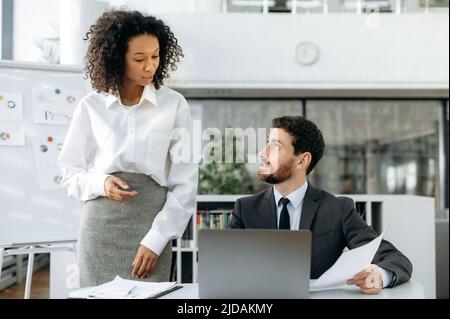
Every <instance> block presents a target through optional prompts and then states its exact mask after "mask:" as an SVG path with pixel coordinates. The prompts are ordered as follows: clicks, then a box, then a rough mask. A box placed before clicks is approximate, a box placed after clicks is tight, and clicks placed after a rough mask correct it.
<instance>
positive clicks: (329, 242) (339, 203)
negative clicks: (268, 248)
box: [230, 184, 413, 287]
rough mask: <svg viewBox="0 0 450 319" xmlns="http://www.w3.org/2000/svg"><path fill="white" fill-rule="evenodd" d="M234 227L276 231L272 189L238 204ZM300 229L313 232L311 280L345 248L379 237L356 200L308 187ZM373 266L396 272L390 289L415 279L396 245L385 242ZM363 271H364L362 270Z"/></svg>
mask: <svg viewBox="0 0 450 319" xmlns="http://www.w3.org/2000/svg"><path fill="white" fill-rule="evenodd" d="M230 228H259V229H276V228H277V211H276V206H275V197H274V195H273V189H272V187H269V188H268V189H267V190H264V191H262V192H260V193H258V194H255V195H252V196H248V197H243V198H240V199H238V200H237V201H236V203H235V208H234V211H233V214H232V217H231V220H230ZM300 229H309V230H311V232H312V247H311V278H312V279H316V278H319V277H320V275H322V274H323V273H324V272H325V271H326V270H327V269H328V268H330V267H331V266H332V265H333V264H334V263H335V262H336V260H337V259H338V258H339V256H340V255H341V253H342V251H343V249H344V248H345V247H348V249H353V248H356V247H359V246H362V245H364V244H366V243H368V242H370V241H371V240H373V239H374V238H376V237H378V234H377V233H376V232H375V231H374V230H373V229H372V227H369V226H367V224H366V223H365V221H364V220H363V219H362V218H361V217H360V216H359V215H358V214H357V213H356V210H355V205H354V202H353V200H352V199H350V198H347V197H336V196H333V195H331V194H329V193H327V192H325V191H322V190H318V189H315V188H314V187H312V186H311V184H308V189H307V191H306V194H305V198H304V200H303V206H302V212H301V218H300ZM372 263H373V264H376V265H378V266H379V267H382V268H384V269H386V270H390V271H392V272H393V274H394V276H393V278H392V282H391V283H390V284H389V286H388V287H394V286H396V285H399V284H402V283H404V282H406V281H408V280H409V279H410V278H411V274H412V269H413V267H412V264H411V262H410V261H409V260H408V258H407V257H406V256H405V255H403V254H402V253H401V252H400V251H398V250H397V249H396V248H395V247H394V245H392V244H391V243H390V242H388V241H386V240H382V242H381V244H380V247H379V249H378V251H377V254H376V255H375V257H374V259H373V262H372ZM361 270H362V269H361Z"/></svg>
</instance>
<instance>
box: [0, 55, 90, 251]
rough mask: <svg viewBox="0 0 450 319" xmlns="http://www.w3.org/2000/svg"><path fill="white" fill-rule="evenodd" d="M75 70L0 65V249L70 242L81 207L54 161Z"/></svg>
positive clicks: (74, 93) (73, 93)
mask: <svg viewBox="0 0 450 319" xmlns="http://www.w3.org/2000/svg"><path fill="white" fill-rule="evenodd" d="M83 76H84V74H83V70H82V69H81V67H80V68H77V67H66V66H59V65H43V64H36V63H17V62H10V61H0V246H9V245H16V244H28V243H50V242H60V241H72V240H76V239H77V237H78V227H79V221H80V211H81V204H80V202H79V201H78V200H76V199H73V198H69V197H68V196H67V191H66V189H65V188H63V187H62V186H61V185H60V184H59V179H60V176H59V175H60V171H59V169H58V168H57V166H56V158H57V156H58V154H59V151H60V149H61V146H62V143H63V141H64V136H65V133H66V131H67V129H68V124H69V123H70V119H71V114H72V112H73V110H74V108H75V106H76V104H77V101H79V99H80V98H81V97H82V96H84V95H85V94H86V93H88V92H89V91H91V87H90V85H89V82H88V81H87V80H84V79H83Z"/></svg>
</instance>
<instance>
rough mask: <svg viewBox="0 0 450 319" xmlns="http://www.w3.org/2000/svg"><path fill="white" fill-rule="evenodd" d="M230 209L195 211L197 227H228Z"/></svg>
mask: <svg viewBox="0 0 450 319" xmlns="http://www.w3.org/2000/svg"><path fill="white" fill-rule="evenodd" d="M231 213H232V210H230V209H214V210H199V211H198V212H197V218H196V222H197V229H198V230H200V229H228V223H229V221H230V217H231Z"/></svg>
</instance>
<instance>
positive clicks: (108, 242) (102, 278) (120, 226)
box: [77, 172, 172, 287]
mask: <svg viewBox="0 0 450 319" xmlns="http://www.w3.org/2000/svg"><path fill="white" fill-rule="evenodd" d="M112 175H114V176H116V177H119V178H120V179H122V180H123V181H124V182H125V183H127V184H128V186H129V187H130V190H134V191H137V192H138V195H136V196H135V197H134V198H131V199H129V200H127V201H123V202H119V201H115V200H112V199H109V198H107V197H98V198H96V199H93V200H88V201H86V202H84V203H83V204H82V205H83V208H82V214H81V223H80V232H79V239H78V248H77V259H78V266H79V270H80V287H87V286H97V285H100V284H102V283H105V282H108V281H111V280H113V279H114V277H115V276H116V275H119V276H120V277H122V278H125V279H133V280H140V281H151V282H158V281H169V279H170V278H169V277H170V266H171V261H172V241H170V240H169V242H168V243H167V245H166V247H165V248H164V250H163V251H162V252H161V254H160V255H159V258H158V261H157V264H156V266H155V268H154V269H153V271H152V273H151V274H150V276H149V277H147V278H145V279H138V278H133V277H132V276H131V271H132V263H133V260H134V258H135V256H136V253H137V250H138V248H139V245H140V242H141V241H142V239H143V238H144V236H145V235H146V234H147V233H148V231H149V230H150V228H151V226H152V223H153V220H154V219H155V217H156V215H157V214H158V212H160V211H161V209H162V208H163V206H164V204H165V202H166V196H167V188H166V187H162V186H160V185H159V184H158V183H157V182H155V181H154V180H153V179H152V178H151V177H150V176H148V175H145V174H138V173H128V172H117V173H113V174H112Z"/></svg>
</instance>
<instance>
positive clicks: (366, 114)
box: [0, 0, 449, 282]
mask: <svg viewBox="0 0 450 319" xmlns="http://www.w3.org/2000/svg"><path fill="white" fill-rule="evenodd" d="M0 1H1V2H2V3H3V4H4V3H5V2H8V3H11V4H14V10H13V11H11V12H13V21H12V22H13V27H11V28H10V29H8V30H6V31H12V34H7V36H10V37H11V43H13V45H12V46H11V47H7V48H6V49H8V50H7V51H10V52H11V53H12V58H13V59H16V60H25V61H35V62H38V61H45V62H49V63H61V62H62V63H64V64H80V63H81V62H82V58H83V56H84V52H85V51H84V50H85V44H84V43H83V41H82V39H81V38H82V36H83V35H84V32H85V31H86V30H87V28H88V26H89V23H91V22H90V21H92V22H93V19H94V18H93V17H92V15H91V16H89V14H92V12H99V11H97V10H100V9H99V8H102V7H106V6H105V5H106V4H108V5H115V6H120V5H123V4H128V7H130V8H136V9H139V10H142V11H145V12H148V13H153V14H155V15H158V16H159V17H161V18H163V19H164V20H165V21H167V22H168V23H169V25H170V26H171V27H172V29H173V30H174V32H175V34H176V35H177V37H178V38H179V39H180V42H181V44H182V46H183V48H184V51H185V53H186V57H185V59H183V60H182V63H181V65H180V68H179V70H178V71H177V72H176V73H175V74H174V76H173V78H172V80H171V82H170V83H169V84H170V85H172V86H173V87H175V88H177V89H180V90H181V91H182V92H183V93H184V94H185V95H186V96H187V97H188V98H189V101H190V102H191V103H192V104H196V105H197V107H198V108H199V109H201V110H202V112H203V114H204V124H205V126H206V125H208V123H213V122H214V121H213V120H214V119H213V118H212V117H211V116H208V115H207V114H208V112H210V110H211V109H219V110H220V112H221V114H227V112H228V113H229V112H230V111H231V108H234V109H244V108H247V109H251V108H253V107H254V106H255V105H256V106H258V105H259V106H261V108H259V111H258V107H255V109H254V110H253V109H252V112H253V114H255V116H254V117H253V118H252V119H254V118H258V119H259V120H258V125H261V126H265V125H267V126H268V125H270V124H269V123H267V124H264V122H265V121H266V122H267V121H268V120H267V119H265V118H264V115H265V113H264V106H266V105H269V108H271V109H273V110H274V112H275V113H279V112H285V111H286V108H285V107H284V106H283V105H285V104H286V103H287V104H289V105H290V106H289V109H288V110H289V112H296V111H297V110H298V113H297V114H303V115H305V116H307V117H309V118H311V119H314V120H315V121H317V122H318V123H319V124H320V125H321V126H322V127H323V128H324V129H325V130H327V132H326V133H327V134H328V136H330V135H329V134H330V133H332V132H338V131H336V129H337V128H336V127H334V126H333V125H336V126H337V127H339V126H341V127H346V128H348V129H349V130H351V131H355V132H358V129H360V128H361V127H363V128H364V130H365V133H364V134H365V135H364V134H363V135H364V136H366V137H367V138H366V139H362V140H361V141H358V143H352V140H351V139H350V138H349V137H348V136H345V135H339V134H336V135H335V136H334V137H335V138H336V139H341V141H340V142H341V144H337V146H336V147H335V148H334V149H333V147H331V148H330V149H329V150H328V151H330V152H329V153H327V154H326V158H327V160H323V161H322V163H321V164H320V165H319V167H318V168H319V169H320V170H318V171H317V172H316V174H315V177H316V179H315V181H317V182H319V186H322V187H324V188H326V189H327V190H329V191H332V192H338V191H339V190H342V191H344V192H347V191H348V192H354V193H366V192H367V193H376V192H379V193H394V194H395V193H398V194H402V193H406V194H420V195H426V196H436V198H437V201H436V206H437V207H448V164H447V161H448V137H447V135H448V134H445V132H448V102H447V101H448V81H449V79H448V78H449V76H448V67H449V65H448V53H449V42H448V41H449V40H448V37H449V34H448V33H449V31H448V1H447V2H446V6H447V7H446V8H444V9H443V10H441V9H440V8H429V9H428V8H425V9H424V7H423V6H422V5H421V1H420V0H417V1H415V0H414V1H413V0H411V1H403V0H402V1H396V0H392V1H379V2H389V3H390V4H391V5H392V7H391V9H392V11H395V10H396V9H395V4H396V3H401V4H402V5H405V6H406V8H405V9H404V8H402V10H401V12H402V14H397V13H380V14H378V13H376V12H375V13H372V14H370V13H362V14H357V13H356V12H355V10H354V8H353V9H352V8H350V7H348V6H346V4H347V3H350V2H355V1H345V0H342V1H341V0H339V1H337V0H336V1H328V4H329V14H326V15H323V14H321V11H320V10H321V9H320V8H318V9H317V8H316V9H313V10H310V11H311V12H315V13H317V14H302V12H303V11H305V10H303V9H300V8H299V9H298V10H297V15H291V14H290V13H273V12H268V14H262V13H264V9H263V8H262V7H261V6H260V7H252V8H246V9H242V8H241V7H238V6H235V5H234V4H235V3H237V2H236V1H232V0H229V1H213V0H198V1H196V0H182V1H178V0H165V1H157V0H140V1H121V0H112V1H109V2H107V1H94V0H63V1H64V4H65V5H66V7H65V8H69V7H70V3H71V4H79V5H80V8H81V9H82V10H81V11H77V12H78V14H76V15H74V14H72V11H70V10H69V11H68V10H67V9H66V10H65V9H64V7H63V6H61V3H62V1H58V0H43V1H34V0H0ZM277 2H278V1H277ZM297 2H300V1H297ZM362 2H363V1H362ZM367 2H369V1H367ZM371 2H376V1H371ZM437 2H438V1H432V0H430V1H424V2H423V3H437ZM224 3H225V7H227V8H228V12H229V13H228V14H221V13H220V12H222V10H223V8H224V6H223V4H224ZM338 4H340V5H338ZM342 4H344V5H342ZM3 7H4V6H3ZM49 8H50V10H49ZM342 8H344V9H342ZM43 10H45V12H44V11H43ZM240 10H241V11H245V10H248V11H252V12H253V13H242V12H241V13H234V11H240ZM352 10H353V11H352ZM383 10H384V9H383ZM269 11H271V10H269ZM272 11H273V10H272ZM385 11H386V10H385ZM387 11H389V10H387ZM427 12H428V13H427ZM88 13H89V14H88ZM30 17H32V18H31V19H30ZM63 17H64V18H63ZM73 25H78V26H80V28H78V29H75V28H72V26H73ZM55 27H56V29H57V30H56V31H57V33H55ZM83 27H84V28H85V29H84V30H83ZM33 30H37V31H38V32H34V31H33ZM4 31H5V30H2V34H3V35H5V32H4ZM64 41H66V43H70V45H69V46H67V45H64ZM67 41H68V42H67ZM2 43H5V38H3V40H2ZM68 47H71V48H77V49H76V50H75V49H72V50H70V49H69V50H67V48H68ZM65 50H66V51H65ZM3 51H4V50H3ZM64 51H65V52H69V53H70V54H65V53H64ZM302 63H303V64H302ZM327 110H329V111H327ZM395 112H398V115H399V116H398V118H397V119H396V118H395V117H394V116H392V117H390V116H389V114H394V113H395ZM322 113H327V114H326V116H322V115H323V114H322ZM266 115H267V114H266ZM347 117H348V118H356V119H360V120H354V121H351V123H350V122H349V121H345V120H344V119H343V118H347ZM372 117H375V118H376V121H374V122H381V123H383V118H384V119H386V121H385V122H384V124H385V125H384V126H381V127H379V129H381V130H387V129H392V132H391V133H392V134H391V135H390V136H388V137H389V139H388V141H386V140H385V141H384V142H390V144H389V143H384V144H383V143H381V144H379V143H378V142H377V139H378V137H379V136H377V135H376V134H372V133H374V132H376V130H375V128H376V127H375V126H373V127H372V130H371V132H369V126H367V125H366V124H364V123H367V122H365V121H366V120H368V121H369V122H370V119H371V118H372ZM361 119H362V120H361ZM421 119H424V121H421ZM241 120H242V121H245V120H246V117H242V118H241ZM249 120H250V119H249ZM349 123H350V124H351V125H350V126H345V125H348V124H349ZM387 123H389V124H387ZM405 123H406V124H410V126H411V129H410V130H404V127H403V125H402V124H405ZM413 123H419V125H413ZM222 124H223V123H222ZM366 133H367V134H366ZM369 133H370V134H369ZM353 142H354V141H353ZM327 143H328V141H327ZM328 144H330V143H328ZM365 144H366V145H367V147H366V149H365V150H362V148H361V145H365ZM343 145H345V146H343ZM341 146H343V147H341ZM374 154H375V155H377V154H378V155H380V157H379V158H378V160H379V161H378V162H377V158H376V157H374V156H373V155H374ZM399 156H400V159H399ZM380 159H381V160H380ZM411 163H416V164H414V165H415V166H414V165H412V164H411ZM389 165H390V166H389ZM377 167H378V168H380V167H384V168H383V169H379V171H378V173H379V176H378V177H377V180H378V181H380V180H381V181H383V185H378V186H377V183H376V182H375V179H374V178H372V177H373V176H372V177H371V176H370V174H369V171H373V170H374V169H375V171H376V168H377ZM390 167H391V168H392V167H393V168H394V170H392V169H390ZM341 170H342V172H343V174H341ZM335 171H339V172H340V173H339V176H337V175H336V174H335ZM250 172H252V171H251V170H250ZM347 172H351V173H354V174H347ZM388 172H391V173H388ZM414 174H415V175H416V178H408V176H412V175H414ZM348 175H350V177H349V176H348ZM321 176H326V177H327V183H325V184H323V182H324V178H322V179H321V178H320V177H321ZM389 176H390V178H389ZM388 179H390V182H388ZM445 180H446V181H445ZM392 181H394V182H392ZM252 182H253V183H254V184H255V185H256V181H255V180H252ZM445 183H446V185H447V186H446V187H443V185H444V184H445ZM414 184H415V187H411V185H414ZM430 185H431V186H430ZM256 186H257V185H256ZM337 186H342V189H341V188H337ZM433 187H434V189H433ZM430 189H431V191H430ZM350 190H351V191H350ZM224 192H225V193H226V191H224ZM442 194H445V195H446V196H447V197H446V198H447V199H446V200H443V196H441V195H442ZM447 216H448V213H447ZM446 220H447V225H448V217H447V219H446ZM447 241H448V236H447ZM444 269H447V271H448V260H447V266H446V267H444ZM447 282H448V280H447Z"/></svg>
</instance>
